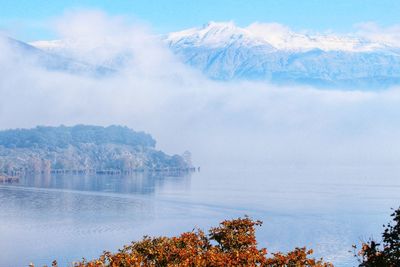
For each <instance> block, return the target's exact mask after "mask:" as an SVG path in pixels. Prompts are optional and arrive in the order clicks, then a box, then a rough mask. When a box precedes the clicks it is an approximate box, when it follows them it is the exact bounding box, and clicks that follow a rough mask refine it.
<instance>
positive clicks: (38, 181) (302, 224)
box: [0, 166, 400, 267]
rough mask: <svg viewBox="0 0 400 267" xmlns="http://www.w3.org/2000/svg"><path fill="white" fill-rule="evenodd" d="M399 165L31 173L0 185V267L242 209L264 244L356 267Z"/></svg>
mask: <svg viewBox="0 0 400 267" xmlns="http://www.w3.org/2000/svg"><path fill="white" fill-rule="evenodd" d="M399 173H400V171H399V168H396V167H387V166H376V167H374V166H372V167H365V166H362V167H343V166H342V167H340V166H339V167H290V166H289V167H279V166H273V167H271V166H270V167H263V168H261V169H260V168H249V169H238V168H236V169H235V168H227V169H221V168H220V167H218V168H211V167H210V168H203V169H202V172H201V173H192V174H191V175H188V176H177V177H172V176H165V175H162V174H160V173H137V174H136V175H132V176H73V175H72V176H69V175H64V176H35V177H23V178H22V179H21V180H20V182H19V183H18V184H0V222H1V223H0V251H1V253H0V266H1V267H2V266H4V267H9V266H27V264H28V263H29V262H31V261H33V262H35V263H36V266H42V265H44V264H49V263H51V261H52V260H53V259H57V260H58V261H59V263H60V264H61V265H62V266H64V265H67V264H68V263H71V262H72V261H74V260H79V259H80V258H81V257H82V256H84V257H86V258H89V259H90V258H93V257H96V256H98V255H99V254H101V252H102V251H103V250H112V251H115V250H116V249H118V248H120V247H122V245H123V244H127V243H129V242H130V241H132V240H137V239H139V238H141V237H142V236H143V235H146V234H147V235H175V234H178V233H180V232H182V231H190V230H192V229H193V227H200V228H202V229H208V228H209V227H210V226H215V225H216V224H218V222H219V221H221V220H223V219H228V218H234V217H238V216H243V215H244V214H248V215H250V216H252V217H253V218H255V219H260V220H262V221H264V225H263V227H262V228H260V229H259V230H258V231H257V236H258V240H259V244H260V245H261V246H263V247H267V248H268V249H269V251H271V252H273V251H277V250H288V249H291V248H293V247H295V246H304V245H306V246H308V247H311V248H314V250H315V251H316V256H318V257H320V256H324V257H325V258H327V259H328V260H331V261H333V262H334V263H335V266H339V267H344V266H354V265H355V262H354V259H353V257H352V254H351V253H349V252H348V251H349V250H351V245H352V244H354V243H358V242H360V240H362V239H367V238H368V237H370V236H378V235H379V234H380V232H381V230H382V224H383V223H385V222H387V221H388V220H389V214H390V208H391V207H397V206H398V205H399V204H400V179H399V178H400V177H399V175H398V174H399Z"/></svg>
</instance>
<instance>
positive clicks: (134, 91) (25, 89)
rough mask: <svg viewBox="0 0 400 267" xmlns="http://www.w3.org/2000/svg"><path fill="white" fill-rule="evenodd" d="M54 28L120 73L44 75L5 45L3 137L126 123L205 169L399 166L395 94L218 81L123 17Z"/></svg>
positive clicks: (398, 94) (81, 53) (79, 15)
mask: <svg viewBox="0 0 400 267" xmlns="http://www.w3.org/2000/svg"><path fill="white" fill-rule="evenodd" d="M54 25H55V30H56V31H57V33H58V34H59V36H60V39H63V40H69V48H68V53H73V55H74V57H77V58H82V61H85V62H90V63H98V62H103V63H104V62H108V63H109V64H110V65H112V64H119V63H121V62H123V66H124V67H123V69H122V70H121V71H120V72H118V73H117V74H115V75H112V76H110V77H103V78H93V77H85V76H79V75H72V74H67V73H61V72H55V71H48V70H45V69H43V68H40V67H39V66H37V65H36V64H35V62H34V60H30V59H29V58H24V57H23V58H21V57H20V56H19V52H18V51H17V50H15V49H14V48H12V47H10V46H9V45H8V43H7V42H6V41H2V42H0V49H1V51H2V53H1V54H0V125H1V128H2V129H5V128H22V127H34V126H36V125H60V124H66V125H72V124H78V123H85V124H99V125H110V124H122V125H127V126H129V127H131V128H133V129H135V130H144V131H147V132H149V133H151V134H152V135H153V136H154V137H155V138H156V140H158V148H160V149H163V150H166V151H167V152H170V153H181V152H183V151H184V150H186V149H188V150H191V151H192V153H193V155H194V160H195V161H197V162H196V163H198V164H199V165H203V164H207V163H209V162H218V163H222V164H226V165H229V164H233V163H234V164H241V165H244V166H251V165H254V164H289V165H295V164H399V161H400V160H399V159H400V143H398V142H397V138H398V136H399V134H400V121H399V120H398V118H399V115H400V105H399V102H400V89H399V88H392V89H390V90H386V91H379V92H371V91H369V92H363V91H351V92H349V91H334V90H322V89H321V90H320V89H318V88H311V87H296V86H293V87H280V86H274V85H269V84H265V83H250V82H224V83H222V82H215V81H210V80H208V79H207V78H205V77H204V76H202V75H201V74H200V73H199V72H197V71H195V70H193V69H191V68H189V67H187V66H185V65H183V64H181V63H180V62H179V60H177V59H176V58H175V57H174V56H173V55H172V54H171V52H170V51H169V50H168V49H167V48H166V47H164V46H163V44H161V43H159V41H158V40H156V39H155V38H154V37H153V36H154V34H153V33H151V29H150V28H149V27H147V26H143V25H141V24H137V23H129V22H127V21H126V20H124V18H122V17H109V16H108V15H106V14H104V13H102V12H98V11H79V12H72V13H67V14H66V15H65V16H63V17H62V18H59V19H57V20H56V21H55V23H54ZM251 27H253V28H257V27H259V25H256V24H255V25H252V26H251ZM268 27H272V28H271V30H273V31H276V28H278V29H280V30H282V31H287V29H285V28H282V26H280V25H269V26H268ZM263 29H264V30H265V25H264V26H263ZM369 29H370V28H369ZM258 30H260V29H259V28H258ZM394 30H396V29H394ZM388 31H389V33H388V34H389V35H390V36H392V34H391V33H390V32H391V30H388ZM278 32H279V31H278ZM369 32H374V31H373V30H370V31H369ZM366 35H367V34H366ZM369 36H370V37H369V38H375V37H371V36H374V35H373V34H372V35H369ZM393 36H394V35H393ZM393 38H394V37H393ZM394 39H396V38H394ZM393 42H396V40H394V41H393ZM116 55H117V56H116ZM124 55H130V56H129V57H124ZM115 58H118V59H119V60H121V62H114V61H113V60H114V59H115Z"/></svg>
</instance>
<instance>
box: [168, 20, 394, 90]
mask: <svg viewBox="0 0 400 267" xmlns="http://www.w3.org/2000/svg"><path fill="white" fill-rule="evenodd" d="M164 41H165V42H166V43H167V45H168V46H169V47H170V48H171V49H172V51H173V52H174V53H175V54H177V55H178V56H179V57H180V58H181V59H182V60H183V61H184V62H186V63H187V64H189V65H192V66H194V67H196V68H199V69H201V70H202V71H203V72H204V73H205V74H206V75H208V76H209V77H211V78H213V79H219V80H231V79H250V80H268V81H273V82H278V83H306V84H312V85H319V86H320V85H322V86H324V85H327V86H346V87H354V86H355V87H359V86H362V87H387V86H390V85H393V84H399V83H400V53H399V49H398V48H396V47H390V46H388V45H386V44H384V43H377V42H371V41H368V40H365V39H362V38H357V37H354V36H339V35H333V34H325V35H322V34H315V35H311V34H307V33H296V32H293V31H291V30H290V29H288V28H286V27H284V26H282V25H279V24H259V23H255V24H252V25H250V26H248V27H246V28H240V27H237V26H235V24H233V23H232V22H228V23H215V22H211V23H209V24H207V25H205V26H204V27H202V28H192V29H188V30H185V31H181V32H175V33H171V34H169V35H167V36H166V37H165V38H164Z"/></svg>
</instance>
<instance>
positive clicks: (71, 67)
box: [0, 36, 113, 76]
mask: <svg viewBox="0 0 400 267" xmlns="http://www.w3.org/2000/svg"><path fill="white" fill-rule="evenodd" d="M0 41H1V42H2V44H3V45H6V46H7V49H8V51H9V52H10V53H11V54H12V55H11V56H12V57H13V60H14V61H16V62H18V61H19V62H23V63H30V64H35V65H37V66H40V67H42V68H45V69H47V70H51V71H60V72H68V73H74V74H84V75H90V76H93V75H94V76H103V75H105V74H108V73H112V72H113V70H112V69H109V68H105V67H103V66H95V65H91V64H88V63H86V62H82V61H79V60H76V59H72V58H68V57H63V56H62V55H58V54H52V53H47V52H46V51H43V50H41V49H39V48H37V47H35V46H32V45H30V44H27V43H24V42H21V41H18V40H15V39H12V38H8V37H2V36H0Z"/></svg>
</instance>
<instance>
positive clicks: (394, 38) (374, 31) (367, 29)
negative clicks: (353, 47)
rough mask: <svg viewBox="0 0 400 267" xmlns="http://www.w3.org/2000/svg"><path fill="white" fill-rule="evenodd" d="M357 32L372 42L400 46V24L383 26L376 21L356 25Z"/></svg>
mask: <svg viewBox="0 0 400 267" xmlns="http://www.w3.org/2000/svg"><path fill="white" fill-rule="evenodd" d="M356 29H357V34H358V35H359V36H361V37H363V38H365V39H367V40H370V41H372V42H381V43H384V44H387V45H389V46H393V47H400V24H396V25H392V26H389V27H381V26H379V25H378V24H376V23H374V22H366V23H360V24H357V25H356Z"/></svg>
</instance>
